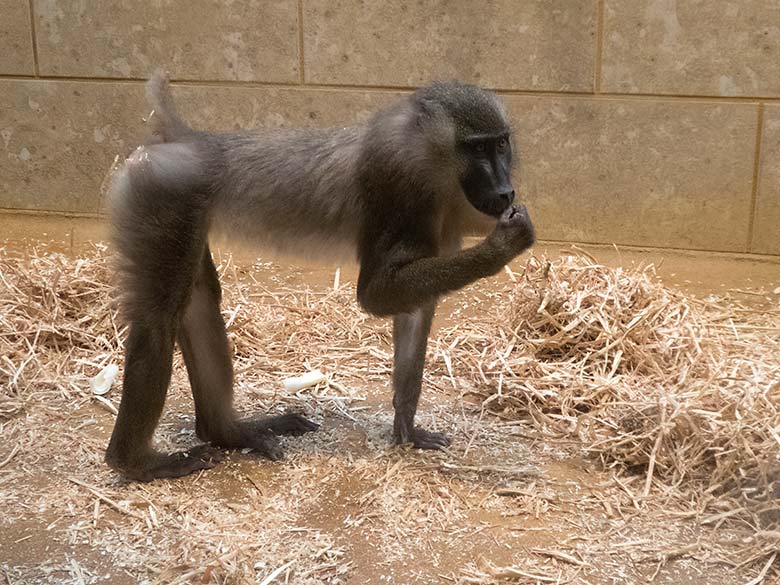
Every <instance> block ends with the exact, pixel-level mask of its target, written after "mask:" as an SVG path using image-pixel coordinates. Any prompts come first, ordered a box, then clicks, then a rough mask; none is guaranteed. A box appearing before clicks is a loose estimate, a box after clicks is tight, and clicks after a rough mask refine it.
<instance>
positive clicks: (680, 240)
mask: <svg viewBox="0 0 780 585" xmlns="http://www.w3.org/2000/svg"><path fill="white" fill-rule="evenodd" d="M0 15H1V16H0V139H1V140H2V143H0V148H2V150H1V151H0V211H2V210H6V211H7V210H20V209H21V210H35V211H39V212H52V211H54V212H65V213H71V214H79V215H91V214H97V213H98V211H99V206H100V202H99V191H100V185H101V183H102V181H103V179H104V176H105V172H106V170H107V169H108V168H109V166H110V165H111V162H112V161H113V160H114V157H115V156H116V155H125V154H127V152H128V151H129V150H130V149H132V147H133V146H134V145H135V143H136V142H137V141H138V140H139V138H140V137H141V136H142V135H143V133H144V128H143V122H142V116H144V115H145V114H146V113H147V110H148V108H147V106H146V105H145V104H144V102H143V88H142V83H143V79H144V78H145V77H146V76H147V75H148V74H149V73H150V72H151V71H152V69H154V67H155V66H157V65H162V66H164V67H166V68H167V69H168V70H169V71H170V72H171V75H172V77H173V78H174V80H177V83H176V84H175V93H176V97H177V99H178V100H179V103H180V109H181V110H182V112H183V114H184V115H185V117H187V118H188V119H189V120H191V121H192V122H193V123H195V124H197V125H198V126H200V127H203V128H213V129H224V128H235V127H240V126H252V125H262V126H297V125H307V126H322V125H345V124H349V123H352V122H355V121H358V120H363V119H365V118H366V117H367V116H368V115H370V113H371V112H372V111H374V109H375V108H377V107H379V106H381V105H382V104H384V103H387V102H388V101H389V100H392V99H393V98H395V97H396V96H398V95H399V94H401V93H402V92H405V91H408V90H409V89H411V88H412V87H415V86H417V85H420V84H423V83H425V82H426V81H428V80H430V79H434V78H460V79H465V80H469V81H474V82H478V83H480V84H483V85H486V86H488V87H491V88H494V89H497V90H499V91H500V92H501V93H502V94H503V95H504V96H505V98H506V100H507V102H508V105H509V109H510V112H511V114H512V118H513V122H514V125H515V126H516V129H517V131H518V138H519V146H520V150H521V155H522V165H521V172H520V177H521V182H522V187H521V191H522V192H523V193H524V196H525V198H526V199H527V201H528V203H529V207H530V208H531V211H532V214H533V216H534V218H535V220H536V223H537V225H538V230H539V235H540V237H542V238H544V239H548V240H567V241H580V242H594V243H612V242H615V243H618V244H625V245H637V246H654V247H662V248H685V249H695V250H711V251H725V252H742V253H745V252H747V253H754V254H770V255H780V2H778V0H710V1H703V0H523V1H520V0H479V1H477V0H425V1H423V0H416V1H405V0H393V1H389V0H154V1H153V0H142V1H137V2H128V1H120V0H79V1H75V0H73V1H66V0H0ZM1 225H2V224H1V223H0V226H1Z"/></svg>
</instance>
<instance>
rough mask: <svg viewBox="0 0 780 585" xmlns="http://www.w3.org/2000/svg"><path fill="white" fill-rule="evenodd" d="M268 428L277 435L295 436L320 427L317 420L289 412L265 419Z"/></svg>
mask: <svg viewBox="0 0 780 585" xmlns="http://www.w3.org/2000/svg"><path fill="white" fill-rule="evenodd" d="M261 422H265V425H266V428H267V429H268V430H269V431H271V432H272V433H274V434H275V435H293V436H295V437H297V436H299V435H302V434H304V433H310V432H312V431H316V430H317V429H318V428H320V425H318V424H317V423H316V422H312V421H310V420H308V419H305V418H303V417H302V416H301V415H300V414H295V413H292V412H288V413H287V414H281V415H279V416H272V417H271V418H267V419H265V420H264V421H261Z"/></svg>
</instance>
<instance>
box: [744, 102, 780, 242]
mask: <svg viewBox="0 0 780 585" xmlns="http://www.w3.org/2000/svg"><path fill="white" fill-rule="evenodd" d="M758 185H759V188H758V198H757V199H756V213H755V219H754V222H753V242H752V246H751V249H750V251H751V252H758V253H760V254H780V106H778V105H772V106H766V110H765V111H764V134H763V140H762V144H761V169H760V175H759V182H758Z"/></svg>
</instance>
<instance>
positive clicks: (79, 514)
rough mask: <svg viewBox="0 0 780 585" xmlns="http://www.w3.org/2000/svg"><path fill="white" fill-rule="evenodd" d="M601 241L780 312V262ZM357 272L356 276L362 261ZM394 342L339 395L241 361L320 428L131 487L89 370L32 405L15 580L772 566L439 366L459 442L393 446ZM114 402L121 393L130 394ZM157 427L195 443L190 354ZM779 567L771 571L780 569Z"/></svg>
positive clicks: (14, 514)
mask: <svg viewBox="0 0 780 585" xmlns="http://www.w3.org/2000/svg"><path fill="white" fill-rule="evenodd" d="M11 245H14V246H20V245H21V244H20V242H12V243H11ZM558 248H559V247H558V246H555V245H549V246H547V249H546V250H547V252H548V253H551V254H554V253H556V252H557V250H558ZM591 251H593V249H591ZM537 252H539V251H537ZM595 253H596V254H597V255H598V257H599V259H600V260H601V261H603V262H606V263H613V264H620V263H622V264H626V263H630V262H633V261H637V260H639V261H653V262H656V263H660V273H661V275H662V277H663V278H664V279H665V280H666V281H667V282H669V283H672V284H674V285H676V286H680V287H682V288H683V289H685V290H688V291H689V292H690V293H691V294H696V295H706V294H709V293H710V292H717V293H723V292H726V291H731V293H732V294H733V295H735V296H738V297H740V298H741V299H742V300H745V299H748V300H752V301H753V302H754V303H757V304H762V303H763V304H766V305H767V306H768V307H774V308H775V309H776V308H777V298H776V297H773V296H772V294H773V293H772V292H771V291H773V290H774V289H776V288H777V287H778V285H780V265H779V264H777V263H776V262H770V261H767V262H754V261H748V260H745V259H740V258H737V257H717V256H711V257H702V256H697V255H688V254H675V253H665V254H661V253H660V252H648V253H640V252H615V251H611V250H609V249H598V250H596V251H595ZM265 270H266V272H265V273H264V274H262V275H257V274H256V275H255V276H256V278H258V279H261V280H262V282H263V283H265V284H266V285H267V286H268V287H269V288H271V287H273V286H281V287H286V288H296V287H298V288H300V290H302V291H303V290H304V288H305V287H308V288H309V289H313V290H317V289H318V287H319V288H324V287H329V286H331V284H332V281H333V277H334V274H333V270H332V269H330V268H328V269H324V268H318V267H289V266H285V267H281V266H278V265H267V266H265ZM341 279H342V281H349V280H352V281H354V271H351V270H345V271H344V272H342V274H341ZM510 284H511V283H510V282H509V279H508V278H507V276H506V275H500V276H499V277H496V278H494V279H490V280H488V281H485V282H484V283H481V284H480V285H479V286H478V287H470V288H469V289H466V290H465V291H462V292H460V293H458V294H457V295H454V296H453V297H452V298H449V299H447V300H446V302H445V303H444V304H443V306H442V309H441V310H440V313H439V317H438V318H437V324H436V327H442V326H444V325H446V324H447V323H451V322H452V321H453V320H457V319H479V318H480V315H482V314H484V312H485V311H489V310H490V309H491V303H495V302H500V299H501V295H500V293H501V291H502V290H505V289H506V287H507V286H509V285H510ZM490 292H495V293H496V294H495V295H492V294H486V293H490ZM374 321H375V322H376V327H378V328H386V327H387V323H386V321H383V320H378V319H377V320H374ZM372 322H373V321H372ZM434 337H435V333H434ZM385 340H386V343H385V344H384V346H380V347H377V348H376V352H375V358H376V359H373V360H372V361H371V362H370V363H369V364H367V368H368V369H369V370H370V371H369V375H367V376H363V377H360V378H350V377H339V378H338V381H339V384H340V385H341V387H342V388H340V389H338V390H337V389H334V388H322V387H319V388H316V389H308V390H304V391H301V392H299V393H297V394H295V395H285V394H284V392H283V391H282V390H281V384H277V385H276V386H270V387H269V386H264V387H260V388H258V387H256V386H255V385H254V383H253V378H252V376H251V372H249V373H248V374H247V375H239V376H238V377H237V390H236V395H237V403H238V406H239V408H240V409H241V410H242V411H247V412H250V411H264V412H275V411H279V410H286V409H294V410H296V411H298V412H302V413H305V414H306V415H308V416H309V417H311V418H312V419H314V420H316V421H317V422H319V423H321V424H322V427H321V429H320V430H319V431H318V432H316V433H311V434H308V435H306V436H304V437H298V438H283V446H284V448H285V452H286V458H285V460H283V461H280V462H270V461H268V460H264V459H262V458H259V457H257V456H255V455H253V454H252V453H243V452H232V453H230V455H229V457H228V459H227V460H226V461H225V462H224V463H222V464H221V465H219V466H218V467H217V468H215V469H213V470H210V471H206V472H203V473H199V474H197V475H193V476H190V477H187V478H183V479H179V480H175V481H156V482H152V483H149V484H138V483H128V482H126V481H124V480H122V479H121V478H119V477H118V476H117V475H116V474H114V473H113V472H111V471H110V470H109V469H107V468H106V466H105V465H104V463H103V461H102V457H103V450H104V448H105V445H106V444H107V441H108V437H109V436H110V433H111V429H112V425H113V420H114V415H113V414H112V413H111V412H110V411H109V410H108V409H107V407H106V405H105V404H104V403H102V402H99V401H97V400H95V399H93V397H92V396H91V393H90V391H89V386H88V380H87V379H86V378H83V379H75V380H73V379H70V380H69V384H68V387H67V388H66V389H64V390H62V391H61V392H59V394H58V393H57V392H52V393H49V394H47V395H46V399H45V400H37V401H31V402H30V403H29V405H28V407H27V408H26V409H25V411H24V413H23V414H22V415H20V416H17V417H15V418H12V419H9V420H5V421H4V422H0V439H1V440H0V508H2V510H3V515H2V518H0V577H2V579H0V582H3V579H4V582H5V583H8V585H12V584H18V583H112V584H113V583H116V584H125V583H127V584H130V583H262V584H268V583H295V584H308V583H333V584H336V583H342V584H355V585H357V584H361V585H362V584H392V583H395V584H412V583H493V582H501V581H502V579H503V577H502V575H503V576H504V577H506V578H508V579H510V580H511V582H514V583H592V584H613V583H614V584H618V583H646V582H652V583H658V584H666V583H668V584H675V585H681V584H686V583H690V584H697V585H703V584H713V585H719V584H723V585H726V584H734V583H754V584H757V583H759V582H762V581H761V580H756V576H757V574H758V571H759V570H760V569H761V568H762V567H760V566H759V567H757V566H754V565H753V566H741V567H739V566H732V565H729V564H728V563H725V562H723V558H722V557H721V556H719V555H718V554H716V552H714V551H717V547H718V545H719V543H724V542H728V541H729V540H731V539H738V538H739V534H738V533H737V532H732V531H730V530H729V529H725V528H717V527H715V528H713V526H712V525H708V526H702V525H701V523H699V522H697V521H696V519H697V517H698V516H699V514H698V511H697V510H696V509H693V508H691V509H685V507H684V506H683V507H681V506H674V507H671V506H666V505H665V504H664V502H663V501H662V500H658V501H652V500H637V498H636V493H637V492H638V491H640V489H639V487H640V486H641V483H642V481H643V478H642V477H640V476H635V477H632V476H630V475H616V474H614V473H613V472H612V471H611V470H609V469H604V468H602V467H601V466H600V464H599V462H598V461H594V460H591V459H588V458H587V457H585V456H584V455H583V454H582V452H581V450H580V448H579V446H578V445H577V444H576V443H575V442H572V441H569V440H560V439H555V438H550V437H547V436H543V435H541V434H540V432H539V430H538V429H537V428H536V427H535V426H534V425H533V424H532V423H531V421H523V420H520V421H508V420H502V419H499V418H496V417H494V416H492V415H488V414H486V413H485V412H484V411H483V410H482V408H481V406H480V404H479V403H478V402H476V401H474V400H473V399H472V398H471V397H470V396H469V395H468V394H466V393H462V392H459V391H457V390H456V389H455V388H453V384H451V383H450V381H448V380H446V379H428V378H426V383H425V388H424V391H423V398H422V401H421V406H420V411H419V415H418V416H419V421H420V423H421V424H422V425H423V426H425V427H427V428H431V429H436V430H440V431H445V432H446V433H448V434H449V435H450V436H451V437H452V439H453V445H452V447H451V449H450V450H449V451H448V452H421V451H415V450H410V449H408V448H402V447H394V446H392V445H391V444H390V434H391V428H392V407H391V404H390V398H391V393H390V389H389V372H390V366H391V363H390V359H389V358H390V353H389V352H390V351H391V350H390V346H389V343H387V336H385ZM304 370H305V367H304V364H301V372H302V371H304ZM328 373H329V374H335V375H338V374H339V373H338V372H328ZM65 374H67V373H66V372H65V373H63V375H65ZM280 379H281V377H280ZM107 398H108V400H109V401H110V402H111V403H112V404H114V405H116V404H118V400H119V390H118V388H117V387H115V388H114V389H113V390H112V392H111V393H110V394H109V395H108V396H107ZM2 420H3V419H0V421H2ZM157 440H158V442H159V444H160V445H161V446H163V447H164V448H166V449H174V448H176V447H177V446H178V447H180V446H183V445H189V444H192V443H194V442H196V438H195V437H194V411H193V405H192V400H191V397H190V394H189V388H188V385H187V382H186V375H185V373H184V370H183V368H182V365H181V363H180V360H179V361H177V365H176V372H175V375H174V381H173V385H172V388H171V391H170V393H169V399H168V403H167V406H166V411H165V414H164V418H163V421H162V424H161V426H160V428H159V430H158V433H157ZM502 568H503V569H504V570H503V572H502ZM775 570H776V569H775ZM773 574H776V573H773V571H772V570H769V571H768V572H767V574H766V578H765V580H764V581H763V582H766V583H780V580H777V577H773V576H772V575H773ZM773 579H774V581H773Z"/></svg>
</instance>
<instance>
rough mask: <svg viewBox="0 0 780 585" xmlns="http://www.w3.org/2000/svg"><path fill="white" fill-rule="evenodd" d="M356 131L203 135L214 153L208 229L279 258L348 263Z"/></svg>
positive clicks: (355, 221)
mask: <svg viewBox="0 0 780 585" xmlns="http://www.w3.org/2000/svg"><path fill="white" fill-rule="evenodd" d="M362 137H363V129H362V128H361V127H352V128H343V129H338V130H321V131H312V130H305V131H304V130H273V131H253V132H241V133H235V134H222V135H218V136H213V135H212V136H209V143H210V144H209V147H210V148H211V149H217V150H218V151H219V156H218V157H217V160H218V161H219V163H218V165H219V166H220V168H219V169H214V171H215V172H214V176H215V177H219V179H218V183H216V184H215V185H214V186H213V193H214V195H213V196H214V201H213V208H212V214H211V224H212V228H213V230H214V231H215V232H216V233H217V234H218V235H219V236H220V237H223V238H226V239H228V240H230V241H238V243H243V242H245V243H247V244H252V245H253V246H257V245H260V246H262V247H264V248H266V249H270V250H272V251H274V252H276V253H280V254H284V255H294V256H301V255H305V256H307V257H311V256H314V257H317V258H318V259H325V260H332V261H339V260H344V259H347V260H349V259H354V258H355V250H356V245H357V239H358V227H359V217H358V216H359V213H360V208H361V202H360V198H359V194H358V190H359V188H360V187H359V185H358V184H357V181H356V177H357V175H358V173H357V172H356V167H357V161H358V158H359V157H358V153H359V149H360V144H361V141H362Z"/></svg>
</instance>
